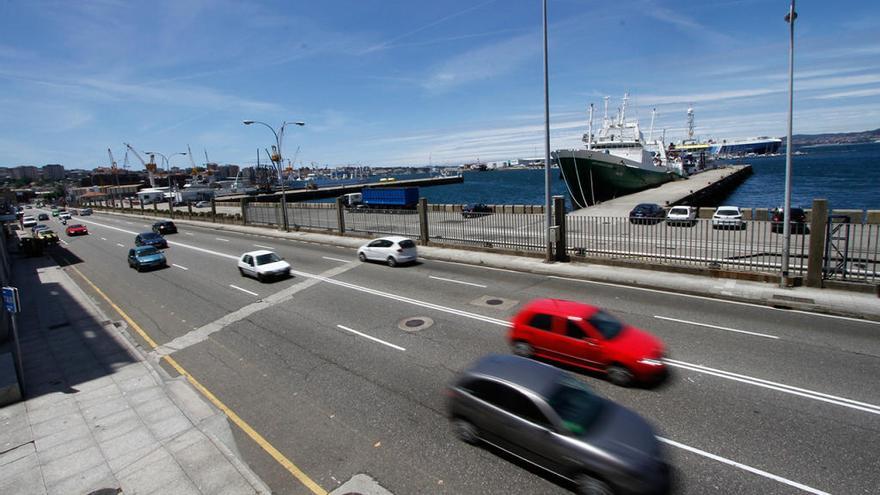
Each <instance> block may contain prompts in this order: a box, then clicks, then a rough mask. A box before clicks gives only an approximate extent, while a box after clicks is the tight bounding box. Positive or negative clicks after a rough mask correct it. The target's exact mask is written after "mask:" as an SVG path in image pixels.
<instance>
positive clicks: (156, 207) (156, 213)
mask: <svg viewBox="0 0 880 495" xmlns="http://www.w3.org/2000/svg"><path fill="white" fill-rule="evenodd" d="M153 216H154V217H155V216H159V202H158V201H153Z"/></svg>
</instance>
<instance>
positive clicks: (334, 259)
mask: <svg viewBox="0 0 880 495" xmlns="http://www.w3.org/2000/svg"><path fill="white" fill-rule="evenodd" d="M321 257H322V258H324V259H325V260H330V261H338V262H340V263H351V260H341V259H339V258H331V257H329V256H321Z"/></svg>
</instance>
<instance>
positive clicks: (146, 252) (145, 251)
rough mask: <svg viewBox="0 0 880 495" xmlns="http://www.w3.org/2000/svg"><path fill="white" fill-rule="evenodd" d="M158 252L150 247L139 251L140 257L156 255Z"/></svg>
mask: <svg viewBox="0 0 880 495" xmlns="http://www.w3.org/2000/svg"><path fill="white" fill-rule="evenodd" d="M158 252H159V250H158V249H156V248H154V247H153V246H149V247H145V248H143V249H141V250H140V251H138V256H149V255H151V254H156V253H158Z"/></svg>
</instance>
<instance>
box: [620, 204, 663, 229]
mask: <svg viewBox="0 0 880 495" xmlns="http://www.w3.org/2000/svg"><path fill="white" fill-rule="evenodd" d="M664 218H666V210H664V209H663V207H662V206H660V205H658V204H654V203H640V204H637V205H636V206H635V208H633V209H632V210H631V211H630V212H629V221H630V223H636V224H639V223H640V224H648V225H654V224H657V223H660V222H662V221H663V219H664Z"/></svg>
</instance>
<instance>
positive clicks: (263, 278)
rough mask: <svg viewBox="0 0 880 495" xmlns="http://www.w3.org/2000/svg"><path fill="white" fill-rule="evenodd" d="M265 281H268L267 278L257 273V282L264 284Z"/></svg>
mask: <svg viewBox="0 0 880 495" xmlns="http://www.w3.org/2000/svg"><path fill="white" fill-rule="evenodd" d="M265 279H266V277H264V276H263V274H262V273H257V280H258V281H260V282H262V281H263V280H265Z"/></svg>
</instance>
